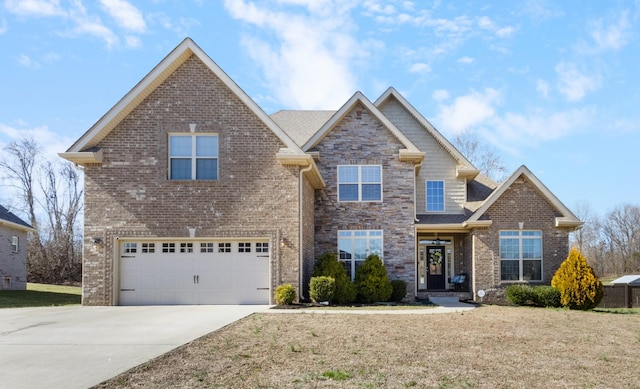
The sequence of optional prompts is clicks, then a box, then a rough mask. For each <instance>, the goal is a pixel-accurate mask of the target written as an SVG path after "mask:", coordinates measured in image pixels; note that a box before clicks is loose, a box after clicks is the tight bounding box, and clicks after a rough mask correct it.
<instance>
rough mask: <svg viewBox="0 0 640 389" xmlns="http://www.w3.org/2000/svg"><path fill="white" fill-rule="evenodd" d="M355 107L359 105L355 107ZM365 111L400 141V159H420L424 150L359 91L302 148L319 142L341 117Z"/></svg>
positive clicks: (336, 124) (306, 148) (308, 148)
mask: <svg viewBox="0 0 640 389" xmlns="http://www.w3.org/2000/svg"><path fill="white" fill-rule="evenodd" d="M356 107H360V108H358V109H356ZM363 111H366V112H367V113H368V114H370V116H371V118H372V119H374V120H375V121H377V123H379V124H380V128H384V129H385V130H386V131H388V133H389V134H391V135H392V136H393V137H394V138H396V140H397V141H398V142H399V143H400V145H401V147H400V148H399V150H398V155H399V157H400V160H402V161H415V162H419V161H422V159H423V158H424V152H422V151H420V150H419V149H418V147H416V145H414V144H413V143H412V142H411V141H410V140H409V138H407V137H406V136H405V135H404V134H403V133H402V132H401V131H400V130H399V129H398V128H397V127H396V126H395V125H394V124H393V123H392V122H391V121H389V119H388V118H386V117H385V116H384V115H383V114H382V112H380V110H378V109H377V108H376V107H375V106H374V105H373V104H372V103H371V102H370V101H369V99H367V98H366V97H365V96H364V95H363V94H362V93H361V92H356V93H355V94H354V95H353V96H352V97H351V98H350V99H349V101H347V102H346V103H345V104H344V105H343V106H342V107H341V108H340V109H339V110H338V111H337V112H336V113H335V114H334V115H333V116H332V117H331V119H329V121H327V122H326V123H325V124H324V125H323V126H322V127H321V128H320V129H319V130H318V131H317V132H316V133H315V134H313V136H312V137H311V138H310V139H309V140H308V141H307V142H306V143H305V144H304V145H303V146H302V149H303V150H305V151H309V150H311V149H313V148H314V146H316V145H317V144H318V143H320V142H321V141H322V140H323V138H324V137H325V136H327V134H328V133H330V132H332V131H333V130H334V128H335V127H336V126H338V125H339V124H341V123H342V122H343V119H344V118H345V117H347V116H348V115H350V114H351V113H352V112H355V116H356V118H357V116H358V112H363Z"/></svg>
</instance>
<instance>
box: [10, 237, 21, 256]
mask: <svg viewBox="0 0 640 389" xmlns="http://www.w3.org/2000/svg"><path fill="white" fill-rule="evenodd" d="M18 242H19V240H18V237H17V236H12V237H11V251H12V252H14V253H17V252H18V249H19V245H18Z"/></svg>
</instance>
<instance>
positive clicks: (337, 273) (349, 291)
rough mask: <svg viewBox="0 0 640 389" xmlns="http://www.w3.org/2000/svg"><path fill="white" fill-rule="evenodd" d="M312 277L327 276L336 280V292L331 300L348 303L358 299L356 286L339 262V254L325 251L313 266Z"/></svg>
mask: <svg viewBox="0 0 640 389" xmlns="http://www.w3.org/2000/svg"><path fill="white" fill-rule="evenodd" d="M311 276H312V277H320V276H326V277H331V278H333V279H334V280H335V286H336V289H335V292H334V293H333V299H332V300H331V301H330V302H336V303H338V304H348V303H352V302H354V301H356V288H355V285H354V284H353V282H351V280H350V279H349V276H347V271H346V270H345V268H344V266H343V265H342V263H340V262H338V254H336V253H324V254H322V255H321V256H320V257H319V258H318V259H317V260H316V263H315V265H314V266H313V273H312V274H311Z"/></svg>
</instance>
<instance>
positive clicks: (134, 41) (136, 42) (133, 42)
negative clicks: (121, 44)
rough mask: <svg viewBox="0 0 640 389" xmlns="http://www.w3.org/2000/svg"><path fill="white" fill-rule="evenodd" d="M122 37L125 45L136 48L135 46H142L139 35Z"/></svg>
mask: <svg viewBox="0 0 640 389" xmlns="http://www.w3.org/2000/svg"><path fill="white" fill-rule="evenodd" d="M124 39H125V42H126V43H127V47H131V48H136V47H140V46H142V40H140V37H137V36H131V35H129V36H126V37H125V38H124Z"/></svg>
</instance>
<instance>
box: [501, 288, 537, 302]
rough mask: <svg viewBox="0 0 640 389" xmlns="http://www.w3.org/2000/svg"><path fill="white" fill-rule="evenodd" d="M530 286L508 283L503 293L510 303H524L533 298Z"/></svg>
mask: <svg viewBox="0 0 640 389" xmlns="http://www.w3.org/2000/svg"><path fill="white" fill-rule="evenodd" d="M532 289H533V288H532V287H530V286H529V285H523V284H514V285H509V286H507V288H506V289H505V291H504V295H505V297H506V298H507V301H509V302H510V303H511V304H515V305H526V304H527V303H529V302H531V301H532V300H533V291H532Z"/></svg>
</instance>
